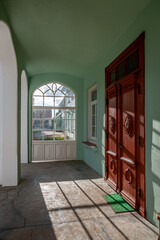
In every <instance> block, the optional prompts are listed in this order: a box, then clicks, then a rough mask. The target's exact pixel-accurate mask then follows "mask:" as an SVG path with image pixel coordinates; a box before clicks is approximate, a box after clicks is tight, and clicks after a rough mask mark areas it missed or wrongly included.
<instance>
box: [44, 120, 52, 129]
mask: <svg viewBox="0 0 160 240" xmlns="http://www.w3.org/2000/svg"><path fill="white" fill-rule="evenodd" d="M53 128H54V120H51V119H50V120H44V129H45V130H49V129H53Z"/></svg>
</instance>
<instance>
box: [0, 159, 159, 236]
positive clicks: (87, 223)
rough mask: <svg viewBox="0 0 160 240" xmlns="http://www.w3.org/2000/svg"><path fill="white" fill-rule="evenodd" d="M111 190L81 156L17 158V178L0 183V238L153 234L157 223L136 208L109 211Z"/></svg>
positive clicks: (155, 234) (155, 233) (154, 234)
mask: <svg viewBox="0 0 160 240" xmlns="http://www.w3.org/2000/svg"><path fill="white" fill-rule="evenodd" d="M108 193H109V194H110V193H114V191H113V190H112V189H111V188H110V187H109V186H108V185H107V183H106V182H104V180H103V179H102V178H101V176H100V175H99V174H97V173H96V172H95V171H94V170H93V169H91V168H90V167H88V166H87V165H86V164H85V163H84V162H83V161H64V162H49V163H32V164H22V182H21V184H20V185H19V186H17V187H12V188H0V239H7V240H43V239H44V240H50V239H51V240H52V239H53V240H55V239H57V240H88V239H90V240H92V239H95V240H102V239H116V240H121V239H135V240H138V239H139V240H143V239H145V240H146V239H149V240H154V239H157V238H158V229H157V228H156V227H154V226H153V225H151V224H150V223H149V222H147V221H146V220H145V219H143V218H141V217H140V216H139V215H138V213H137V212H132V213H120V214H115V213H114V212H113V210H112V209H111V207H110V206H109V205H108V204H107V203H106V201H105V200H104V198H103V195H105V194H108Z"/></svg>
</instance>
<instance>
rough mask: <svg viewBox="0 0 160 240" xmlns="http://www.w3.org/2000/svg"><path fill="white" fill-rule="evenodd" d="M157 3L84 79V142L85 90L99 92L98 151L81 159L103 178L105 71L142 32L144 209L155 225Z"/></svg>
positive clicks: (159, 205) (158, 204) (158, 173)
mask: <svg viewBox="0 0 160 240" xmlns="http://www.w3.org/2000/svg"><path fill="white" fill-rule="evenodd" d="M159 23H160V1H159V0H154V1H151V2H150V3H149V5H148V6H147V7H146V8H145V9H144V10H143V12H142V13H141V14H140V15H139V16H138V17H137V19H136V21H135V22H134V23H133V24H132V25H130V27H129V28H128V30H127V31H126V32H124V33H123V36H122V37H121V38H120V39H119V41H117V43H116V44H114V45H113V46H112V47H111V48H110V51H109V52H106V53H105V52H104V56H103V57H102V60H101V61H100V62H99V63H98V64H96V65H95V66H93V67H92V69H90V71H89V72H88V74H87V75H86V77H85V79H84V99H85V104H84V106H85V117H84V125H85V127H84V136H85V139H87V129H88V128H87V107H86V106H87V90H88V88H89V87H90V86H92V85H93V84H94V83H97V91H98V106H97V108H98V131H97V145H98V151H97V152H93V151H92V150H90V149H89V148H87V147H85V146H84V160H85V161H86V162H87V163H88V164H89V165H90V166H92V167H93V168H94V169H95V170H96V171H97V172H99V173H100V174H101V175H103V176H104V111H105V109H104V104H105V93H104V88H105V74H104V69H105V67H106V66H107V65H109V63H111V62H112V61H113V60H114V59H115V58H116V57H117V56H118V55H119V54H120V53H121V52H122V51H123V50H124V49H125V48H126V47H127V46H128V45H129V44H130V43H131V42H132V41H134V40H135V39H136V38H137V37H138V35H139V34H140V33H141V32H142V31H145V33H146V35H145V134H146V137H145V141H146V210H147V219H148V220H150V221H151V222H152V223H154V224H156V225H158V221H157V220H156V213H157V212H160V109H159V102H160V30H159Z"/></svg>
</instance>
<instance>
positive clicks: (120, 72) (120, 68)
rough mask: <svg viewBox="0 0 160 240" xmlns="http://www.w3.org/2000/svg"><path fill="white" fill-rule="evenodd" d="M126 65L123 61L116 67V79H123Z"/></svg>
mask: <svg viewBox="0 0 160 240" xmlns="http://www.w3.org/2000/svg"><path fill="white" fill-rule="evenodd" d="M125 65H126V63H125V61H124V62H122V63H121V64H120V65H119V66H118V79H121V78H123V77H124V76H125V75H126V67H125Z"/></svg>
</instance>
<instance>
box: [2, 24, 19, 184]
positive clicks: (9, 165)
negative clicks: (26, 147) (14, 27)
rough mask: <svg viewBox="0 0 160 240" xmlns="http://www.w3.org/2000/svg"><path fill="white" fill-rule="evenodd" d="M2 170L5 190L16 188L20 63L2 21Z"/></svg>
mask: <svg viewBox="0 0 160 240" xmlns="http://www.w3.org/2000/svg"><path fill="white" fill-rule="evenodd" d="M0 65H1V74H0V88H1V93H0V95H1V100H2V102H1V105H0V113H1V114H0V116H1V119H0V128H1V130H0V136H1V139H0V140H1V144H0V145H1V146H0V149H2V151H1V155H0V166H1V169H2V171H1V184H2V186H15V185H17V183H18V174H17V164H18V163H17V161H18V160H17V159H18V158H17V87H18V86H17V78H18V77H17V61H16V55H15V51H14V46H13V42H12V38H11V33H10V30H9V27H8V25H7V24H6V23H5V22H3V21H0Z"/></svg>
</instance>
